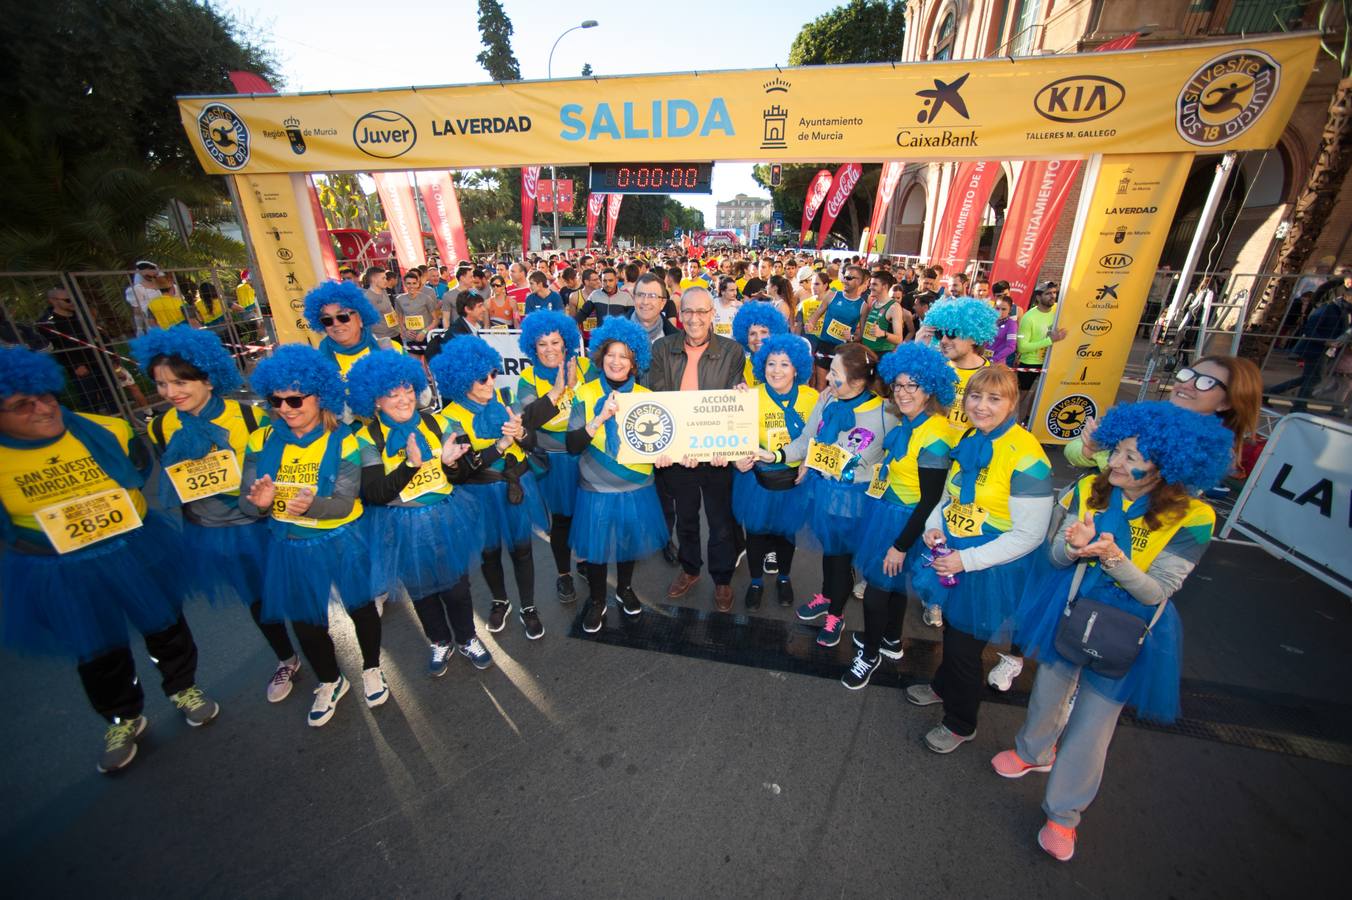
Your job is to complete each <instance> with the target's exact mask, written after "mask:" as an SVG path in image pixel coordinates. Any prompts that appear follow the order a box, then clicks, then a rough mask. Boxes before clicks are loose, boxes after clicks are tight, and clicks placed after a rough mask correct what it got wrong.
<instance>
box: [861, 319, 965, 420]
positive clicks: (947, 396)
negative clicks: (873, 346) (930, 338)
mask: <svg viewBox="0 0 1352 900" xmlns="http://www.w3.org/2000/svg"><path fill="white" fill-rule="evenodd" d="M925 321H926V322H928V321H929V319H928V317H927V318H926V319H925ZM903 374H905V375H909V376H911V380H912V381H914V382H915V383H916V384H918V385H920V389H921V390H922V391H924V392H925V393H927V394H929V395H930V396H931V397H933V398H934V399H935V400H937V401H938V402H939V405H940V406H952V405H953V400H954V398H955V397H956V396H957V387H956V386H957V383H958V373H957V372H954V371H953V367H952V366H950V365H949V364H948V360H946V359H944V355H943V354H942V353H940V352H939V351H938V350H935V349H934V348H933V347H926V346H924V345H923V344H917V343H915V342H913V341H912V342H910V343H905V344H899V345H898V346H897V348H896V349H895V350H893V351H891V352H890V353H887V354H885V355H884V356H883V358H882V359H880V360H879V361H878V377H879V378H881V379H882V380H883V383H884V384H886V385H887V386H888V387H889V388H891V386H892V382H894V381H896V380H897V376H898V375H903Z"/></svg>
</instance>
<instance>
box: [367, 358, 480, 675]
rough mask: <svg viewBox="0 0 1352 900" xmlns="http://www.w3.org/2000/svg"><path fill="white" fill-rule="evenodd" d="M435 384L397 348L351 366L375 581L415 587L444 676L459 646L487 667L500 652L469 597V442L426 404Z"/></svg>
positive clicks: (472, 527)
mask: <svg viewBox="0 0 1352 900" xmlns="http://www.w3.org/2000/svg"><path fill="white" fill-rule="evenodd" d="M426 389H427V377H426V375H425V374H424V373H423V367H422V363H420V362H418V360H416V359H414V358H413V357H411V356H407V355H405V354H402V353H396V352H395V351H393V350H377V351H375V352H374V353H371V354H369V355H367V356H364V357H362V358H361V359H359V360H357V362H356V364H355V365H354V366H353V367H352V368H351V369H350V370H348V373H347V398H348V406H349V407H350V408H351V409H352V412H353V413H355V414H356V415H358V416H361V417H362V419H363V420H364V421H366V424H365V425H364V426H362V427H361V428H359V429H358V430H357V440H358V443H360V444H361V466H362V468H361V496H362V500H363V501H364V502H365V503H366V514H365V516H364V517H363V518H364V520H365V523H366V532H367V535H368V541H369V543H370V545H371V554H372V561H371V589H372V591H373V593H374V594H375V595H376V596H380V595H386V596H388V597H390V598H391V599H398V598H399V597H401V596H402V593H401V590H400V588H401V587H402V588H403V589H404V590H406V591H407V592H408V595H409V597H410V598H411V599H412V600H413V609H414V611H415V612H416V613H417V614H418V621H419V622H421V623H422V627H423V634H424V635H426V636H427V640H428V642H429V643H430V645H431V648H430V656H429V659H428V664H427V668H428V672H429V673H430V674H431V675H432V676H433V677H434V678H440V677H441V676H442V675H445V674H446V669H447V666H448V664H449V661H450V657H451V655H452V654H454V653H455V651H456V648H457V647H458V648H459V650H460V653H461V654H462V655H463V656H464V657H466V658H467V659H468V660H469V661H470V662H471V663H473V664H474V666H475V667H476V668H479V669H486V668H488V667H489V666H491V665H492V664H493V657H492V655H490V654H489V652H488V649H487V648H486V647H484V645H483V642H481V641H480V640H479V638H478V636H477V635H476V634H475V633H474V609H473V607H472V606H471V605H470V596H469V565H470V561H471V560H474V559H477V558H478V556H479V551H480V549H481V548H480V544H481V542H482V531H481V529H480V525H479V504H478V503H477V502H475V500H474V498H473V497H471V496H470V495H469V494H468V493H467V492H466V491H457V490H456V489H455V483H456V482H459V481H463V480H464V477H465V475H466V474H468V467H467V466H461V465H460V458H461V457H462V456H464V455H465V453H466V452H468V451H469V444H468V443H466V442H462V441H457V440H456V439H455V432H454V429H453V427H452V426H451V423H450V421H449V420H448V419H446V417H445V416H442V415H440V414H437V413H431V412H428V411H426V410H419V409H418V396H419V395H420V394H421V393H422V392H423V391H424V390H426Z"/></svg>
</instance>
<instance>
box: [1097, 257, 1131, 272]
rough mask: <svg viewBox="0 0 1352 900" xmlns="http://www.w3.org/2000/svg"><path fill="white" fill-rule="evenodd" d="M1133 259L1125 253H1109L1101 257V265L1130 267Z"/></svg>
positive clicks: (1117, 267) (1107, 267)
mask: <svg viewBox="0 0 1352 900" xmlns="http://www.w3.org/2000/svg"><path fill="white" fill-rule="evenodd" d="M1131 263H1132V259H1131V257H1130V256H1128V255H1127V254H1125V253H1107V254H1104V255H1103V256H1102V257H1101V258H1100V259H1099V265H1100V266H1102V267H1103V268H1105V269H1129V268H1131Z"/></svg>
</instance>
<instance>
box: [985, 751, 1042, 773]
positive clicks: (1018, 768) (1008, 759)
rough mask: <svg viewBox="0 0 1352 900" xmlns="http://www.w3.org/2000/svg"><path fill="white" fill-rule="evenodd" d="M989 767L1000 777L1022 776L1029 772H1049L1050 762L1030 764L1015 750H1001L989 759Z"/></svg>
mask: <svg viewBox="0 0 1352 900" xmlns="http://www.w3.org/2000/svg"><path fill="white" fill-rule="evenodd" d="M1052 759H1053V761H1055V759H1056V758H1055V756H1053V757H1052ZM991 768H992V769H994V770H995V774H996V775H999V776H1000V777H1001V778H1022V777H1023V776H1025V775H1027V774H1028V773H1029V772H1050V771H1051V770H1052V764H1051V763H1047V764H1046V765H1045V766H1038V765H1032V764H1029V763H1026V762H1024V761H1023V757H1021V756H1019V754H1018V752H1017V751H1014V750H1001V751H1000V752H999V753H997V754H995V756H994V757H993V758H992V759H991Z"/></svg>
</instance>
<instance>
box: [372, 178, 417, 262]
mask: <svg viewBox="0 0 1352 900" xmlns="http://www.w3.org/2000/svg"><path fill="white" fill-rule="evenodd" d="M371 177H372V178H374V179H375V182H376V193H377V194H379V195H380V205H381V206H382V207H384V209H385V218H386V219H387V220H388V221H389V223H390V237H391V239H392V240H393V241H394V254H395V256H397V257H399V265H400V267H401V268H403V269H404V270H406V271H407V270H408V269H410V268H412V267H413V266H421V265H423V264H424V263H426V262H427V254H426V253H425V252H424V251H423V241H422V223H421V222H420V221H418V201H417V198H415V197H414V196H413V185H411V184H409V181H408V173H407V172H373V173H371Z"/></svg>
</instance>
